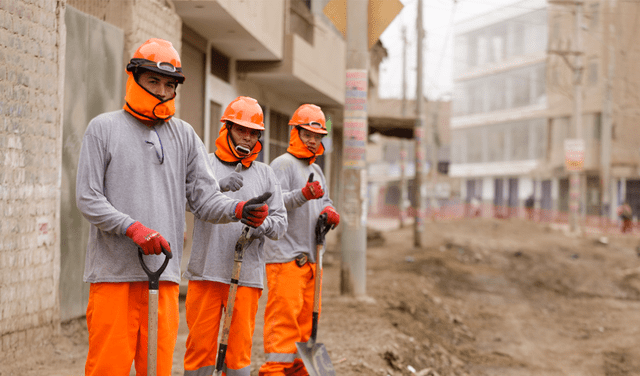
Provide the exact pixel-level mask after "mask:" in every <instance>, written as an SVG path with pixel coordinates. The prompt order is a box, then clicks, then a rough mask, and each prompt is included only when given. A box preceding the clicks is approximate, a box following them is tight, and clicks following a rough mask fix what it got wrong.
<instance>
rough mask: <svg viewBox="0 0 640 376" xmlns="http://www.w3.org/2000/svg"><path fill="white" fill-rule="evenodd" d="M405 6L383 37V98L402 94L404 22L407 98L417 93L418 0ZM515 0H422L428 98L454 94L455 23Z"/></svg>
mask: <svg viewBox="0 0 640 376" xmlns="http://www.w3.org/2000/svg"><path fill="white" fill-rule="evenodd" d="M401 1H402V3H403V4H404V8H403V9H402V11H401V12H400V14H398V16H396V18H395V19H394V20H393V22H392V23H391V24H390V25H389V27H388V28H387V29H386V30H385V31H384V33H382V35H381V37H380V40H381V41H382V44H383V45H384V46H385V48H386V49H387V53H388V55H389V56H388V57H387V58H386V59H385V60H384V61H383V62H382V64H380V90H379V96H380V97H381V98H402V31H401V30H402V26H403V25H404V26H405V28H406V29H407V41H408V45H407V98H415V95H416V48H417V47H416V13H417V4H418V0H401ZM516 2H517V1H516V0H457V1H454V0H423V2H422V7H423V17H424V18H423V26H424V29H425V31H426V35H427V37H426V43H425V45H424V48H423V51H424V55H423V56H424V57H423V63H424V70H423V75H424V84H423V88H424V93H425V96H427V97H428V98H429V99H439V98H447V97H449V96H450V94H451V90H452V86H453V82H452V64H453V56H452V50H453V48H452V46H453V25H454V24H455V23H456V22H459V21H463V20H466V19H469V18H473V17H477V16H479V15H482V14H484V13H488V12H491V11H492V10H495V9H496V8H501V7H504V6H509V5H513V6H517V5H516V4H515V3H516Z"/></svg>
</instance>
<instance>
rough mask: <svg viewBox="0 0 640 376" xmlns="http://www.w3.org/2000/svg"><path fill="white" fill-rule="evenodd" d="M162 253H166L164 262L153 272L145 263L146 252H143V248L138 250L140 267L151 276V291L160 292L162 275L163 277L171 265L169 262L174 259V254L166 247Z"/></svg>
mask: <svg viewBox="0 0 640 376" xmlns="http://www.w3.org/2000/svg"><path fill="white" fill-rule="evenodd" d="M162 253H164V262H163V263H162V265H161V266H160V268H159V269H158V270H156V271H155V272H152V271H151V269H149V267H148V266H147V264H145V263H144V258H143V257H142V255H143V254H144V252H142V248H138V259H139V260H140V265H142V269H143V270H144V272H145V273H147V276H149V290H158V286H159V285H160V275H162V273H163V272H164V270H165V269H166V268H167V265H168V264H169V260H170V259H171V258H172V257H173V254H172V253H171V252H169V251H167V250H166V249H164V247H162Z"/></svg>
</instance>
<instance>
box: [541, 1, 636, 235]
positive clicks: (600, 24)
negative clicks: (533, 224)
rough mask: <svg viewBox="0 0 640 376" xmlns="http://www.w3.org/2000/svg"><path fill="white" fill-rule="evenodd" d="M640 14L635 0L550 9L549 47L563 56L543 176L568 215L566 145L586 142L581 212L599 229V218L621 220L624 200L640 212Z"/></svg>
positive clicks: (553, 88)
mask: <svg viewBox="0 0 640 376" xmlns="http://www.w3.org/2000/svg"><path fill="white" fill-rule="evenodd" d="M639 13H640V3H638V2H634V1H631V2H628V1H595V0H594V1H584V2H580V3H575V4H567V5H562V4H551V6H550V7H549V48H550V50H553V51H556V53H554V54H550V55H549V59H548V68H547V69H548V72H547V88H548V95H549V132H550V137H549V145H548V154H547V160H546V163H545V168H544V169H542V171H541V175H542V179H544V180H543V182H544V181H546V182H547V185H549V186H551V187H553V188H552V189H555V187H558V192H557V203H556V204H555V208H556V209H558V210H560V211H565V210H566V208H567V207H568V201H569V197H568V193H567V192H568V189H567V188H566V187H567V186H568V184H569V182H568V176H567V172H566V169H565V168H564V149H563V143H564V140H565V139H571V138H576V137H580V138H581V139H583V142H584V145H585V152H584V168H583V171H582V172H581V173H580V187H581V190H580V202H581V206H580V210H581V214H582V219H583V223H586V224H595V223H596V221H599V218H598V217H599V216H602V217H603V218H608V219H610V220H616V217H617V215H616V208H617V206H619V205H620V204H622V202H623V201H625V200H627V201H629V203H630V205H631V207H632V209H633V212H634V217H636V218H637V217H638V216H639V215H640V195H639V193H640V171H639V167H640V135H639V134H638V122H639V121H640V119H639V114H640V100H639V99H638V94H637V93H638V89H639V88H640V75H639V74H638V69H637V62H638V57H639V54H640V46H638V43H637V40H638V37H639V36H640V31H638V30H637V27H635V25H636V23H637V21H636V17H637V15H638V14H639ZM576 17H580V18H579V19H578V20H577V21H578V22H576ZM576 24H578V25H580V27H579V28H577V27H576ZM576 29H578V31H577V32H576ZM578 34H579V35H578ZM577 37H579V38H580V39H579V40H578V39H577ZM572 53H573V54H574V55H571V54H572ZM567 54H568V55H567ZM563 55H564V56H563ZM576 57H578V58H579V60H577V59H576ZM576 68H579V69H578V70H579V72H580V75H579V76H578V77H577V79H578V80H579V81H576V80H575V78H576V76H575V75H574V73H575V72H576ZM576 82H579V84H580V87H579V93H580V94H579V95H580V96H581V101H580V106H579V109H578V110H576V111H579V113H580V115H579V116H580V120H581V121H580V125H579V128H578V125H577V124H576V122H575V119H574V110H573V109H574V106H575V90H574V89H575V86H574V85H575V83H576ZM542 199H543V200H544V197H542Z"/></svg>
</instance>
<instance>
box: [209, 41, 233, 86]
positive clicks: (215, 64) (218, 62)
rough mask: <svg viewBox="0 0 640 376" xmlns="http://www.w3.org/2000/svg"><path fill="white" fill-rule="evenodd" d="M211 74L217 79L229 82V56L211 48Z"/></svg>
mask: <svg viewBox="0 0 640 376" xmlns="http://www.w3.org/2000/svg"><path fill="white" fill-rule="evenodd" d="M211 74H212V75H214V76H216V77H218V78H219V79H221V80H223V81H225V82H229V81H230V77H229V58H228V57H226V56H225V55H223V54H222V53H220V52H218V51H216V50H215V49H213V48H212V49H211Z"/></svg>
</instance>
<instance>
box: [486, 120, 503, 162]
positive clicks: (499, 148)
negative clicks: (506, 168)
mask: <svg viewBox="0 0 640 376" xmlns="http://www.w3.org/2000/svg"><path fill="white" fill-rule="evenodd" d="M488 135H489V150H488V152H489V153H488V154H489V155H488V158H489V162H502V161H504V148H505V130H504V125H502V124H498V125H492V126H491V127H490V128H489V130H488Z"/></svg>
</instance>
